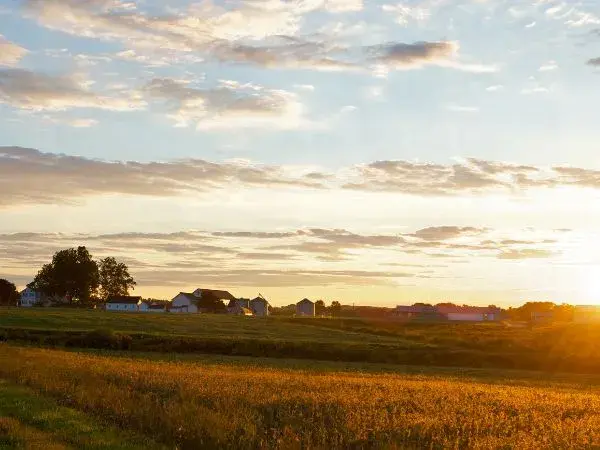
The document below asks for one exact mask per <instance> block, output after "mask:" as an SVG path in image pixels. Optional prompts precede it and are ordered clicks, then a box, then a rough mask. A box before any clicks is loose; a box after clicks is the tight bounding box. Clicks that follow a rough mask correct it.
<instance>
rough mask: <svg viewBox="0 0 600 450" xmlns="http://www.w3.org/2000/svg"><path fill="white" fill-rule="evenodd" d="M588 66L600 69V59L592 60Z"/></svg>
mask: <svg viewBox="0 0 600 450" xmlns="http://www.w3.org/2000/svg"><path fill="white" fill-rule="evenodd" d="M587 64H588V65H589V66H594V67H600V58H592V59H590V60H588V62H587Z"/></svg>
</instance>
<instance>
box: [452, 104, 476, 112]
mask: <svg viewBox="0 0 600 450" xmlns="http://www.w3.org/2000/svg"><path fill="white" fill-rule="evenodd" d="M446 109H447V110H448V111H452V112H459V113H476V112H479V108H478V107H477V106H464V105H448V106H446Z"/></svg>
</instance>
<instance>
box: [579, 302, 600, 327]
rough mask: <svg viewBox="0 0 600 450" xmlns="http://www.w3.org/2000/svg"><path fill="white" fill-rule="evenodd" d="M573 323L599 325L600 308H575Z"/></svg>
mask: <svg viewBox="0 0 600 450" xmlns="http://www.w3.org/2000/svg"><path fill="white" fill-rule="evenodd" d="M573 321H574V322H577V323H599V322H600V306H598V305H578V306H576V307H575V311H574V314H573Z"/></svg>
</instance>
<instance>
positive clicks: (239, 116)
mask: <svg viewBox="0 0 600 450" xmlns="http://www.w3.org/2000/svg"><path fill="white" fill-rule="evenodd" d="M0 30H1V35H2V36H1V37H0V117H1V118H2V120H0V137H1V138H2V141H1V142H0V146H2V149H4V150H2V149H0V175H1V176H2V177H3V179H0V187H2V188H3V191H5V192H7V193H8V194H7V195H6V198H5V199H4V200H3V201H2V202H0V208H1V209H0V210H1V211H2V216H3V221H2V223H0V233H2V234H1V235H0V247H1V248H2V249H3V250H4V252H5V254H6V256H5V257H4V260H3V261H0V262H1V263H2V264H1V266H2V267H3V269H2V270H3V271H4V273H2V272H0V276H6V277H9V278H11V277H12V279H15V280H16V281H17V282H18V283H19V284H21V285H22V284H24V283H25V282H26V281H27V280H28V279H30V278H31V277H32V276H33V275H34V274H35V272H36V270H37V269H38V268H39V264H40V263H42V262H43V261H44V259H49V257H50V256H51V254H52V252H53V251H54V250H55V249H57V248H60V246H61V245H62V246H64V245H75V244H79V243H84V244H86V245H88V246H90V247H91V248H92V249H94V250H96V253H98V254H100V255H101V254H110V253H111V252H112V253H117V255H118V256H122V257H124V258H127V259H128V261H129V262H130V265H131V267H132V269H133V270H134V271H135V272H136V273H138V274H139V276H138V279H139V281H140V283H139V290H140V291H141V292H142V294H147V295H160V296H165V297H169V296H170V293H171V292H172V291H177V290H178V289H180V290H183V289H185V288H192V287H198V286H196V285H198V284H206V283H209V284H211V285H212V284H218V285H219V287H230V286H231V285H232V284H233V286H234V287H233V288H232V289H234V290H235V289H236V288H237V289H239V290H240V291H242V292H246V291H250V292H253V291H254V290H256V289H262V291H261V292H263V291H264V292H267V293H270V294H271V295H272V296H274V297H275V298H279V299H281V300H280V302H285V301H288V300H293V299H294V298H295V297H296V296H299V295H302V296H305V295H309V296H313V297H314V296H329V297H339V298H340V299H342V300H347V301H350V300H355V298H357V297H360V298H361V299H364V300H361V301H363V302H364V303H381V302H383V303H386V304H387V303H394V302H403V301H410V300H412V299H417V300H418V299H423V298H431V297H432V296H433V297H444V298H446V297H451V298H454V299H456V300H457V301H461V300H465V301H471V302H475V303H486V301H487V300H486V299H485V298H490V299H494V301H496V302H497V303H501V302H504V303H506V304H509V303H511V302H512V303H514V302H518V301H520V300H521V299H522V298H524V297H528V296H534V297H544V298H553V299H554V298H555V299H557V300H560V299H562V298H566V297H569V298H574V299H575V300H573V301H579V302H587V303H589V302H595V298H596V296H597V295H600V284H599V285H598V286H596V285H595V282H593V281H588V280H593V279H595V277H596V275H597V273H596V267H597V265H596V264H597V263H596V262H595V260H594V258H593V257H590V256H589V255H588V254H587V253H586V252H585V248H588V249H589V248H596V247H600V243H598V240H597V237H596V236H595V234H594V231H593V230H594V228H595V227H596V226H597V225H600V210H599V209H598V208H597V207H594V206H591V205H593V204H594V202H596V201H597V189H598V187H600V175H599V174H600V172H596V171H597V170H598V169H600V158H599V157H598V156H597V142H598V131H597V130H598V128H597V105H598V104H599V101H600V90H598V89H597V86H598V83H599V82H600V78H599V76H600V60H598V59H597V58H600V4H598V3H597V2H595V1H591V0H588V1H576V2H564V1H560V0H529V1H525V0H404V1H399V2H398V1H394V0H384V1H381V2H369V1H364V2H362V1H359V0H308V1H305V0H303V1H280V0H256V1H232V2H197V3H190V2H183V1H167V2H165V1H162V2H156V1H153V0H146V1H129V2H128V1H123V0H84V1H81V0H77V1H76V0H46V1H42V0H28V1H14V2H8V1H5V2H2V3H0ZM469 158H473V159H469ZM200 161H201V162H200ZM478 161H479V162H478ZM563 228H564V229H569V230H570V231H569V233H566V232H564V231H557V230H558V229H563ZM317 229H318V230H330V232H331V233H334V234H333V235H332V234H327V235H324V234H322V233H320V232H316V231H310V230H317ZM427 229H432V230H437V232H438V233H439V236H437V237H436V238H435V239H430V238H427V239H422V238H421V237H419V236H420V235H419V233H418V231H419V230H427ZM531 229H533V230H534V231H531ZM190 230H191V231H193V232H194V233H196V234H192V235H189V236H187V238H186V239H187V240H186V245H187V247H186V248H183V247H181V246H179V247H175V246H174V243H173V242H172V241H173V239H174V237H173V235H172V233H178V232H181V233H187V232H190ZM235 230H237V231H245V232H247V233H256V232H261V233H267V232H269V233H281V232H284V231H282V230H287V231H285V233H291V234H290V235H289V236H284V237H283V238H281V239H283V240H284V241H285V243H277V244H274V243H273V242H268V243H267V242H266V241H265V239H269V240H270V239H275V240H277V239H280V238H277V235H275V236H272V237H269V238H265V237H264V236H262V235H252V236H247V237H245V238H240V237H239V236H219V235H214V234H213V233H218V232H225V231H235ZM303 230H304V231H303ZM474 230H477V231H474ZM132 232H136V233H142V234H144V236H141V235H140V236H136V237H135V240H136V245H135V246H131V245H130V246H129V247H128V246H124V244H123V242H121V241H120V239H125V240H127V242H130V241H131V236H128V237H126V238H123V237H122V236H121V235H122V234H123V233H132ZM15 233H33V234H32V235H20V234H15ZM55 233H62V234H61V235H56V234H55ZM153 233H154V234H156V233H162V235H161V239H160V242H161V244H164V245H162V247H161V248H162V250H160V251H159V250H156V249H153V243H154V242H155V240H156V237H151V236H150V235H151V234H153ZM107 234H111V235H114V236H112V237H111V238H110V239H109V238H107V237H106V236H105V235H107ZM530 234H533V235H534V236H529V235H530ZM524 235H528V236H529V237H527V238H524V237H523V236H524ZM57 236H58V237H57ZM102 236H104V237H102ZM332 236H335V237H332ZM391 236H395V237H402V239H396V240H394V239H392V238H391ZM240 239H241V240H242V241H240ZM28 240H30V241H31V240H32V241H31V242H38V243H39V251H38V252H34V253H32V254H31V255H30V256H29V257H24V256H23V255H22V254H20V253H19V251H18V250H19V248H22V245H25V244H26V243H27V242H28ZM214 240H217V241H218V242H219V245H218V247H219V250H216V249H213V250H214V251H215V253H212V252H211V251H209V250H210V248H208V247H201V246H200V244H199V242H205V241H214ZM117 241H118V242H117ZM288 241H289V242H288ZM292 241H293V242H292ZM342 241H343V244H341V242H342ZM350 241H351V243H350ZM400 241H402V242H400ZM382 242H383V243H385V244H383V243H382ZM319 243H320V244H324V245H325V247H323V246H319V245H316V244H319ZM332 243H333V244H332ZM167 244H169V245H167ZM267 244H269V245H267ZM271 244H274V245H271ZM313 244H315V245H313ZM202 245H204V244H202ZM211 245H213V244H211ZM194 246H196V247H194ZM441 250H443V252H445V253H444V255H442V253H440V251H441ZM207 253H208V254H207ZM235 254H238V255H241V256H240V258H243V259H244V262H243V263H242V262H241V260H240V258H238V259H237V263H236V260H235V258H233V259H232V258H231V256H230V255H235ZM207 257H210V258H209V259H211V260H214V261H219V264H223V268H224V270H225V272H223V273H216V274H212V273H211V272H210V270H204V271H203V267H204V266H205V260H206V258H207ZM148 259H151V260H153V261H155V262H154V264H148V262H147V260H148ZM182 259H185V260H186V261H187V262H188V263H189V264H188V266H186V267H187V269H186V270H188V273H183V274H182V275H181V274H179V275H178V276H177V277H173V279H172V280H165V279H164V277H163V278H161V277H158V276H156V274H157V273H158V272H161V271H163V272H164V269H165V268H168V267H169V265H171V267H173V266H172V265H173V264H174V263H175V262H177V261H181V260H182ZM438 260H444V267H443V268H441V267H436V265H437V264H436V262H437V261H438ZM223 261H225V262H223ZM386 261H387V263H392V265H391V266H389V265H388V266H385V264H387V263H386ZM394 261H395V262H396V263H397V264H407V266H406V267H413V268H414V269H415V270H412V271H409V272H407V273H404V272H402V273H400V272H397V271H393V270H391V269H390V268H393V267H400V266H399V265H398V266H394V264H393V263H394ZM161 264H162V265H161ZM194 264H197V266H194ZM382 264H383V265H382ZM410 264H412V266H411V265H410ZM428 265H429V266H431V268H430V269H427V268H426V267H425V266H428ZM192 266H194V269H193V270H192V269H190V267H192ZM384 266H385V267H384ZM417 267H418V268H419V269H418V270H417ZM476 267H484V268H485V269H481V270H482V271H483V272H485V273H484V274H482V276H481V277H480V278H477V277H473V278H472V279H471V280H469V282H468V283H465V282H464V281H460V280H461V279H462V278H463V277H464V278H468V277H467V274H469V273H473V270H475V268H476ZM524 267H525V268H526V269H527V270H526V271H524ZM573 267H578V268H579V269H573ZM259 269H260V270H266V271H271V270H272V271H273V272H272V273H270V272H269V274H262V275H260V276H259V275H256V276H255V277H254V278H253V274H255V272H252V271H256V270H259ZM319 270H320V271H322V274H321V276H320V277H319V278H318V279H317V280H316V281H314V284H311V283H310V282H307V280H306V278H310V276H308V275H307V273H312V272H310V271H313V272H314V271H319ZM357 270H361V271H363V272H365V273H363V272H361V273H360V274H358V273H357V272H356V271H357ZM179 271H180V272H181V270H179ZM307 271H309V272H307ZM366 272H369V273H366ZM292 273H293V275H292ZM523 273H528V274H531V276H530V277H523V275H522V274H523ZM496 274H497V275H496ZM540 277H541V278H540ZM288 278H289V281H286V280H288ZM313 278H314V277H313ZM540 279H542V280H547V283H546V282H545V283H544V286H543V287H540V286H537V285H536V282H539V280H540ZM478 280H479V281H478ZM503 280H513V281H511V282H510V283H509V284H508V285H507V284H506V282H504V281H503ZM582 280H584V281H582ZM295 282H296V283H297V285H294V283H295ZM307 283H308V284H307ZM496 285H497V287H495V286H496ZM575 285H577V286H579V287H576V286H575ZM465 286H467V288H465ZM490 286H492V287H490ZM581 286H584V287H583V288H582V287H581ZM465 289H466V290H465ZM264 292H263V293H264ZM382 298H384V299H383V300H382ZM275 303H277V300H276V301H275Z"/></svg>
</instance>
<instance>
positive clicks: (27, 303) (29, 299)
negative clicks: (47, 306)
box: [20, 287, 45, 308]
mask: <svg viewBox="0 0 600 450" xmlns="http://www.w3.org/2000/svg"><path fill="white" fill-rule="evenodd" d="M44 299H45V296H44V294H42V293H41V292H40V291H36V290H35V289H31V288H29V287H28V288H25V289H23V290H22V291H21V301H20V305H21V306H22V307H24V308H30V307H32V306H33V305H37V304H40V303H42V301H43V300H44Z"/></svg>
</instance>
